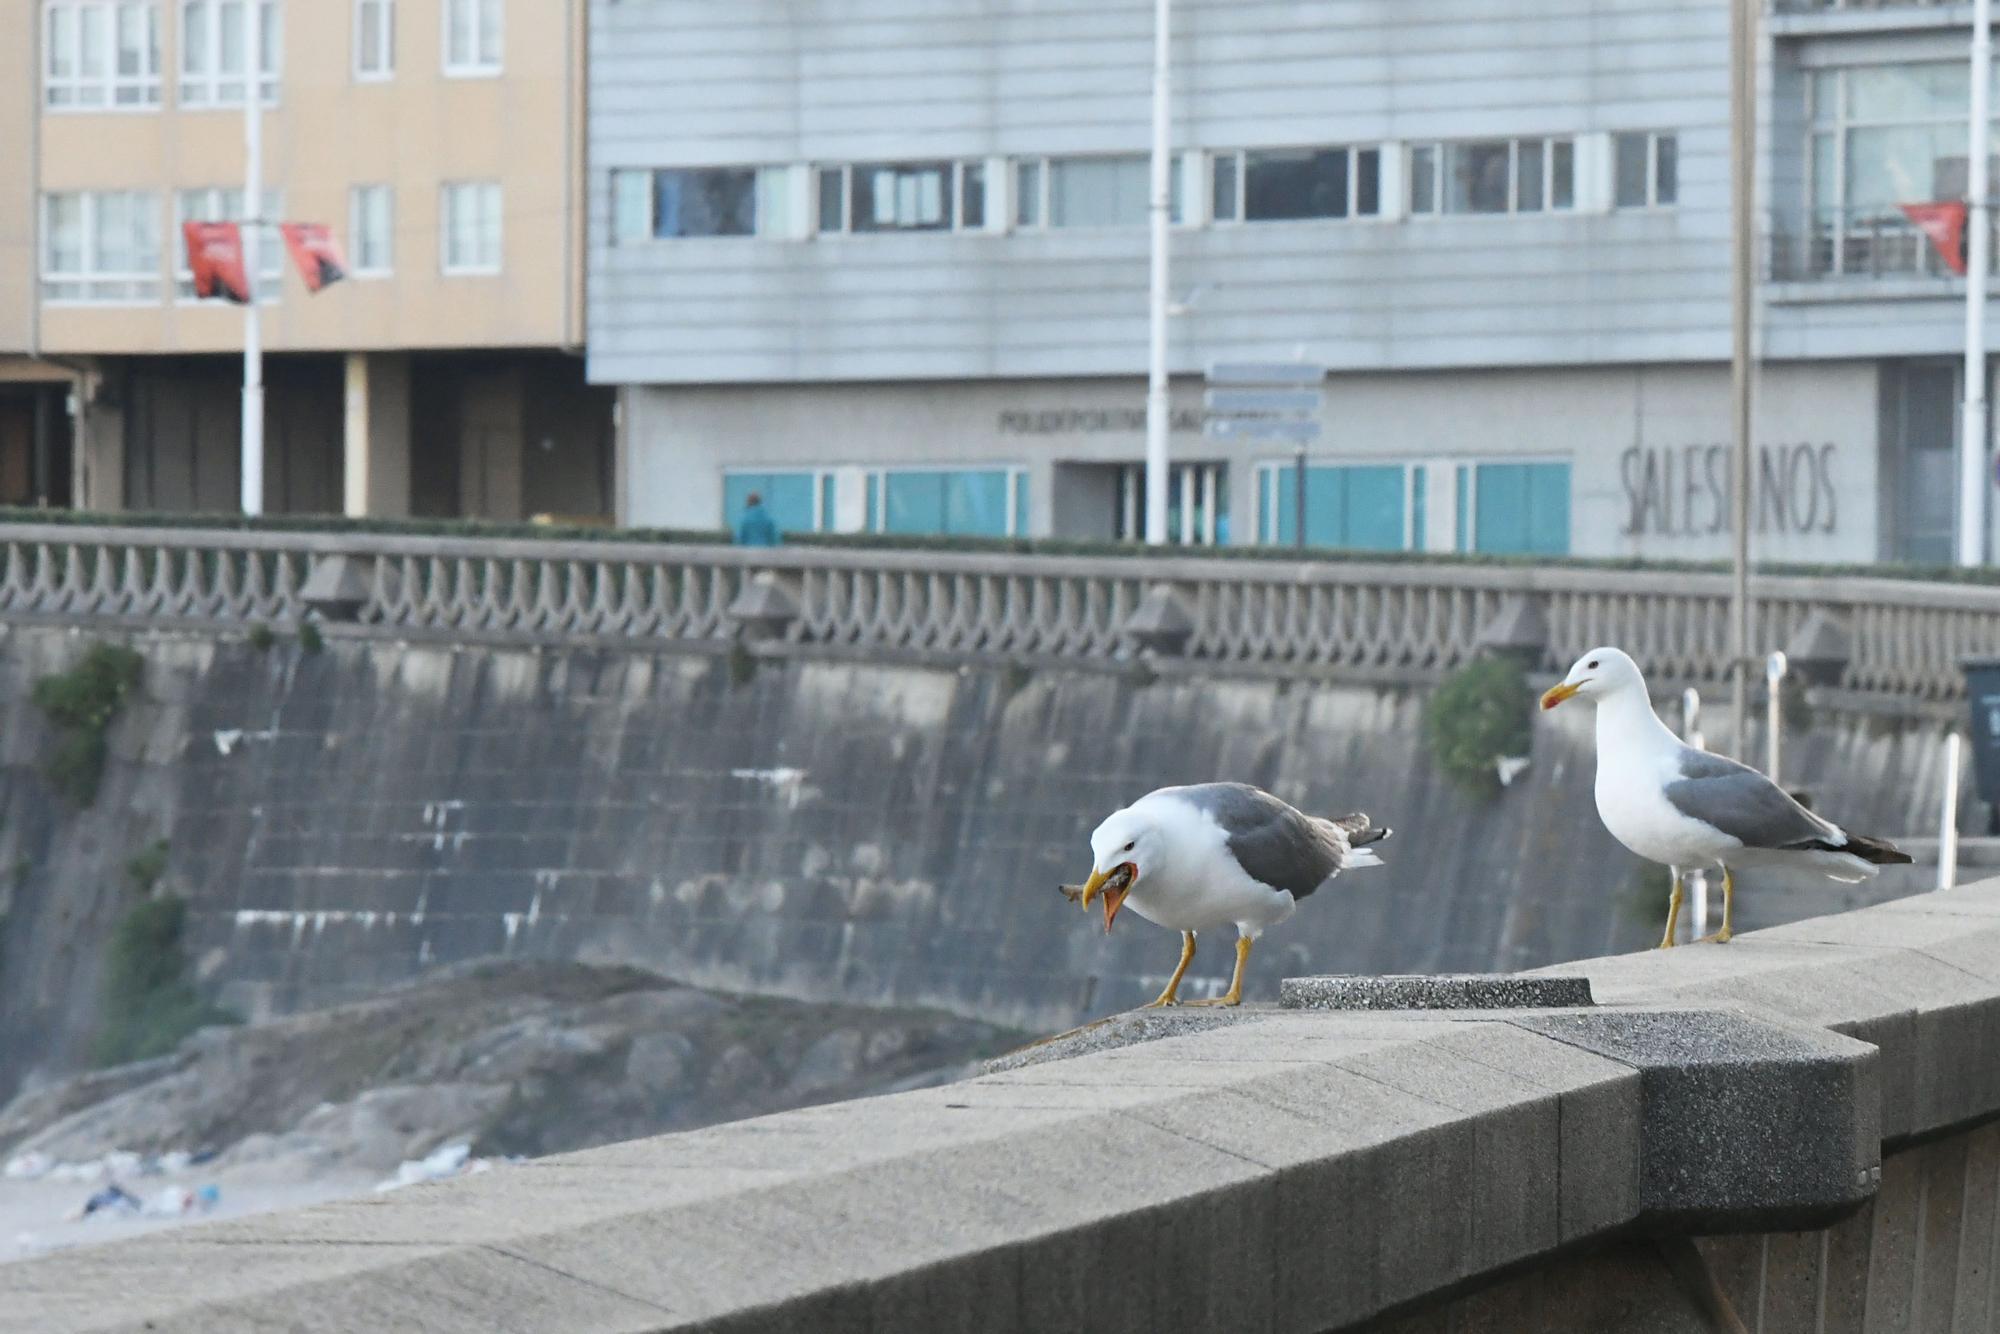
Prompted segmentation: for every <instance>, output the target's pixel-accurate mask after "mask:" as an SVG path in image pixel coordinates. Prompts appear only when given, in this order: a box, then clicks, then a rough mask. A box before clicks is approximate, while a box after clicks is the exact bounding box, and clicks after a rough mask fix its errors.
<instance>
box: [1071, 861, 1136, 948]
mask: <svg viewBox="0 0 2000 1334" xmlns="http://www.w3.org/2000/svg"><path fill="white" fill-rule="evenodd" d="M1138 879H1139V868H1138V867H1136V866H1134V865H1133V864H1132V863H1131V862H1125V863H1123V864H1121V865H1119V866H1115V867H1113V868H1112V869H1110V870H1109V871H1092V872H1091V873H1090V879H1088V880H1086V881H1084V882H1083V900H1082V901H1083V906H1084V907H1086V908H1088V907H1089V906H1090V901H1091V900H1092V899H1094V898H1096V897H1097V896H1098V895H1099V894H1103V895H1104V929H1105V930H1106V931H1107V932H1108V931H1110V930H1111V923H1112V922H1113V921H1114V920H1115V919H1116V918H1117V916H1118V910H1119V909H1120V908H1121V907H1123V906H1124V905H1125V896H1126V895H1127V894H1130V893H1131V892H1132V886H1133V884H1135V883H1136V882H1137V881H1138Z"/></svg>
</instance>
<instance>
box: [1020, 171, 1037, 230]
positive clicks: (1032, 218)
mask: <svg viewBox="0 0 2000 1334" xmlns="http://www.w3.org/2000/svg"><path fill="white" fill-rule="evenodd" d="M1014 199H1015V206H1014V222H1015V224H1016V225H1017V226H1021V227H1039V226H1041V225H1042V164H1041V163H1040V162H1039V161H1033V162H1023V163H1021V164H1020V166H1019V167H1018V168H1017V169H1016V170H1015V173H1014Z"/></svg>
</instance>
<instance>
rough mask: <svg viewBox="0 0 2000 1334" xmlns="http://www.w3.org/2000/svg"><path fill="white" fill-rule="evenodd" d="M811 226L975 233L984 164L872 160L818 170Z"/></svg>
mask: <svg viewBox="0 0 2000 1334" xmlns="http://www.w3.org/2000/svg"><path fill="white" fill-rule="evenodd" d="M818 192H819V194H818V199H819V202H818V209H817V222H816V226H817V229H818V230H819V231H820V232H821V233H823V234H824V233H837V232H942V231H950V230H953V229H954V228H956V229H957V230H960V231H979V230H982V229H983V228H984V227H985V226H986V164H985V163H984V162H978V161H975V162H877V163H863V164H858V165H855V166H851V167H850V166H826V167H821V168H820V169H819V182H818Z"/></svg>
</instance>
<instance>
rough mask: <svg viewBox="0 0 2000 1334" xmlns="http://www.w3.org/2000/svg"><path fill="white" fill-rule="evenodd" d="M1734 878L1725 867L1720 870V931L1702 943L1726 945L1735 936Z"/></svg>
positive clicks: (1711, 934)
mask: <svg viewBox="0 0 2000 1334" xmlns="http://www.w3.org/2000/svg"><path fill="white" fill-rule="evenodd" d="M1735 916H1736V876H1735V875H1734V874H1733V873H1732V872H1731V871H1730V869H1729V868H1728V867H1727V866H1725V867H1723V868H1722V929H1721V930H1720V931H1711V932H1710V933H1709V934H1707V935H1705V936H1703V937H1702V941H1703V942H1704V943H1708V944H1714V945H1727V944H1728V943H1729V941H1730V938H1731V937H1732V936H1734V935H1735V934H1736V926H1735V922H1734V918H1735Z"/></svg>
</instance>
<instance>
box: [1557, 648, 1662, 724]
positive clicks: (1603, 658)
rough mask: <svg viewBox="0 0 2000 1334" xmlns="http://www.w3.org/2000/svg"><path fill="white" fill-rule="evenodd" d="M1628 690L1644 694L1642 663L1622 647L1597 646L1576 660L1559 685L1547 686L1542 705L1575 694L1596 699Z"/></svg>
mask: <svg viewBox="0 0 2000 1334" xmlns="http://www.w3.org/2000/svg"><path fill="white" fill-rule="evenodd" d="M1627 690H1637V691H1639V692H1640V694H1641V695H1642V696H1643V695H1644V693H1645V690H1646V678H1645V677H1643V676H1641V675H1639V664H1638V663H1636V662H1634V661H1632V659H1631V657H1630V655H1628V654H1627V653H1626V652H1625V650H1623V649H1616V648H1609V647H1606V648H1594V649H1592V650H1591V651H1590V652H1588V653H1586V654H1584V655H1583V656H1582V657H1581V658H1578V659H1577V660H1576V662H1575V664H1574V665H1572V666H1571V667H1570V669H1569V675H1568V676H1565V677H1564V678H1563V679H1562V681H1561V683H1560V684H1558V685H1553V686H1550V687H1549V688H1548V691H1547V692H1546V693H1545V694H1544V695H1543V696H1542V707H1543V708H1545V709H1553V708H1554V707H1555V706H1556V705H1558V704H1560V703H1562V702H1563V701H1564V700H1566V699H1568V698H1570V696H1572V695H1582V696H1583V697H1584V698H1585V699H1588V700H1592V701H1596V700H1601V699H1605V698H1608V697H1610V696H1612V695H1617V694H1621V693H1623V692H1624V691H1627Z"/></svg>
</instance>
